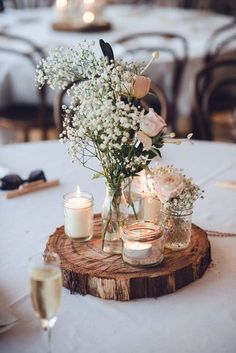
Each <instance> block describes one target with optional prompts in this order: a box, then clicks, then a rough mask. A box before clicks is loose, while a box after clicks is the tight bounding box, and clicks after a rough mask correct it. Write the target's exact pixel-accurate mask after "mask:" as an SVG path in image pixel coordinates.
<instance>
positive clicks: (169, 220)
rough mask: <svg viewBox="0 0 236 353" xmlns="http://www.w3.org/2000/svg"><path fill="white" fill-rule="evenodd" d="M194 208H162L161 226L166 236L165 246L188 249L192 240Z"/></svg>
mask: <svg viewBox="0 0 236 353" xmlns="http://www.w3.org/2000/svg"><path fill="white" fill-rule="evenodd" d="M192 213H193V209H192V208H188V209H184V210H179V211H177V210H173V209H169V208H165V207H164V205H163V206H162V208H161V220H160V228H161V230H162V232H163V234H164V236H165V248H167V249H171V250H174V251H178V250H183V249H186V248H187V247H188V246H189V244H190V241H191V226H192Z"/></svg>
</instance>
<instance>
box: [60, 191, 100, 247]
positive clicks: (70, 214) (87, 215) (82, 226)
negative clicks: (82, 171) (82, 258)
mask: <svg viewBox="0 0 236 353" xmlns="http://www.w3.org/2000/svg"><path fill="white" fill-rule="evenodd" d="M64 214H65V233H66V235H68V236H69V237H70V238H73V239H77V240H80V241H83V240H89V239H91V237H92V235H93V197H92V195H90V194H87V193H81V192H80V189H79V187H78V188H77V191H76V192H74V193H69V194H66V195H65V196H64Z"/></svg>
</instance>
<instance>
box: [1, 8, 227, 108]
mask: <svg viewBox="0 0 236 353" xmlns="http://www.w3.org/2000/svg"><path fill="white" fill-rule="evenodd" d="M104 15H105V17H106V18H107V19H109V20H110V21H111V23H112V25H113V30H112V31H110V32H104V33H66V32H56V31H53V30H52V28H51V26H52V23H53V21H55V20H56V13H55V12H54V11H53V10H52V9H37V10H32V9H31V10H24V11H20V10H18V11H16V10H15V11H14V10H8V11H6V12H5V13H4V14H1V15H0V28H4V27H6V30H7V31H8V32H9V33H12V34H18V35H20V36H23V37H26V38H29V39H31V40H33V41H34V42H35V43H37V44H38V45H39V46H41V47H42V48H44V49H45V50H46V51H48V50H49V49H50V48H54V47H56V46H72V45H76V44H77V43H78V42H80V41H82V40H84V39H86V40H88V41H92V40H94V41H95V42H96V43H97V50H98V51H99V53H100V50H99V48H98V40H99V39H100V38H101V37H102V38H104V40H106V41H109V42H113V41H115V39H118V38H120V37H121V36H124V35H127V34H129V33H135V32H140V31H142V32H143V31H144V32H148V31H163V32H165V31H170V32H174V33H178V34H181V35H183V36H185V37H186V39H187V40H188V43H189V58H190V60H189V63H188V65H187V66H186V71H185V75H184V79H183V86H182V89H181V92H182V93H181V95H180V97H179V102H178V105H179V111H180V114H181V115H188V114H189V112H190V111H191V106H192V93H193V80H194V76H195V73H196V72H197V71H198V70H199V68H200V67H201V65H202V58H203V56H204V55H205V52H206V49H207V48H206V47H207V40H208V38H209V37H210V35H211V34H212V33H213V32H214V31H215V30H216V29H217V28H218V27H221V26H223V25H224V24H226V23H228V22H229V21H231V17H230V16H225V15H219V14H214V13H210V12H201V11H198V10H185V9H180V8H162V7H158V6H154V7H153V6H144V5H140V6H138V5H137V6H129V5H113V6H108V7H107V8H106V10H105V14H104ZM169 42H170V41H169ZM169 42H168V43H169ZM6 44H7V43H6V42H3V40H0V46H1V45H4V46H5V45H6ZM173 47H174V48H175V49H176V50H177V52H179V46H178V45H177V43H175V42H174V43H173ZM115 53H117V55H118V54H122V53H121V52H120V48H117V49H115ZM170 65H171V64H170V62H169V58H168V57H166V56H165V55H163V54H162V56H161V58H160V59H159V61H158V62H157V64H155V65H153V66H152V68H151V70H149V74H150V75H151V77H152V78H153V79H154V80H157V81H159V82H161V83H162V84H163V85H164V86H165V87H166V90H167V93H169V88H170V82H171V77H170V74H171V66H170ZM22 83H23V84H24V89H22ZM34 86H35V84H34V69H33V67H32V66H31V64H30V63H28V62H27V59H24V58H19V57H16V56H10V55H9V54H7V55H6V54H4V55H3V54H2V53H1V52H0V93H1V92H2V93H4V94H1V95H0V106H1V105H4V104H7V103H11V102H22V101H23V102H28V103H34V102H37V99H38V98H37V93H36V90H35V87H34ZM52 99H53V94H52V92H51V95H50V97H49V101H52Z"/></svg>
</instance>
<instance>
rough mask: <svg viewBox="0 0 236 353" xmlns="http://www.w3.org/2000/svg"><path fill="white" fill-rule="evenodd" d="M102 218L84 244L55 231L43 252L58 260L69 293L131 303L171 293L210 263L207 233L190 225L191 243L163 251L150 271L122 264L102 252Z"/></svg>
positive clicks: (95, 222)
mask: <svg viewBox="0 0 236 353" xmlns="http://www.w3.org/2000/svg"><path fill="white" fill-rule="evenodd" d="M101 246H102V242H101V215H99V214H98V215H95V216H94V237H93V239H92V240H91V241H89V242H86V243H78V242H72V241H71V240H70V239H69V238H68V237H67V236H66V235H65V233H64V227H60V228H57V229H56V231H55V233H54V234H52V235H51V236H50V237H49V240H48V243H47V246H46V249H47V250H48V251H54V252H56V253H58V255H59V256H60V258H61V267H62V273H63V286H64V287H66V288H68V289H70V292H71V293H72V294H74V293H80V294H83V295H85V294H91V295H94V296H97V297H100V298H103V299H115V300H122V301H125V300H131V299H136V298H145V297H159V296H161V295H164V294H169V293H173V292H175V291H176V290H178V289H180V288H182V287H184V286H186V285H188V284H189V283H191V282H193V281H195V280H197V279H198V278H200V277H201V276H202V275H203V274H204V272H205V271H206V269H207V267H208V266H209V264H210V262H211V247H210V243H209V241H208V239H207V234H206V232H205V231H204V230H202V229H201V228H199V227H197V226H195V225H192V238H191V244H190V245H189V247H188V248H187V249H185V250H181V251H175V252H174V251H171V250H165V258H164V260H163V262H162V263H161V264H160V265H158V266H156V267H152V268H142V269H141V268H136V267H132V266H129V265H127V264H125V263H124V262H123V261H122V258H121V255H109V254H106V253H104V252H103V251H102V248H101Z"/></svg>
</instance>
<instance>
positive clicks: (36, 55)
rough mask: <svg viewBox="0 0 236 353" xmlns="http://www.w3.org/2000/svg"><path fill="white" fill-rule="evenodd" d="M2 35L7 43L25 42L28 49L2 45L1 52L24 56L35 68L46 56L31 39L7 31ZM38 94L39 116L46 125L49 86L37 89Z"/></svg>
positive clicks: (41, 122) (42, 123) (41, 123)
mask: <svg viewBox="0 0 236 353" xmlns="http://www.w3.org/2000/svg"><path fill="white" fill-rule="evenodd" d="M1 37H2V38H5V39H7V44H9V43H10V42H11V41H12V42H13V43H14V44H16V43H18V44H21V45H22V44H24V45H25V46H26V48H27V50H20V49H16V46H15V45H12V46H3V45H0V53H7V54H12V55H17V56H19V57H24V58H26V59H27V60H28V62H29V63H30V64H31V65H32V66H33V67H34V68H35V69H36V66H37V64H38V62H39V60H40V59H42V58H45V53H44V51H43V50H42V48H40V47H39V46H38V45H36V44H35V43H33V42H32V41H31V40H29V39H26V38H24V37H21V36H17V35H12V34H9V33H5V32H0V38H1ZM3 42H4V41H3ZM26 48H25V49H26ZM37 94H38V97H39V113H38V117H37V118H38V122H39V123H40V125H41V126H42V127H44V126H46V125H47V122H46V104H47V87H46V86H44V87H43V88H42V89H41V90H38V89H37Z"/></svg>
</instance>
